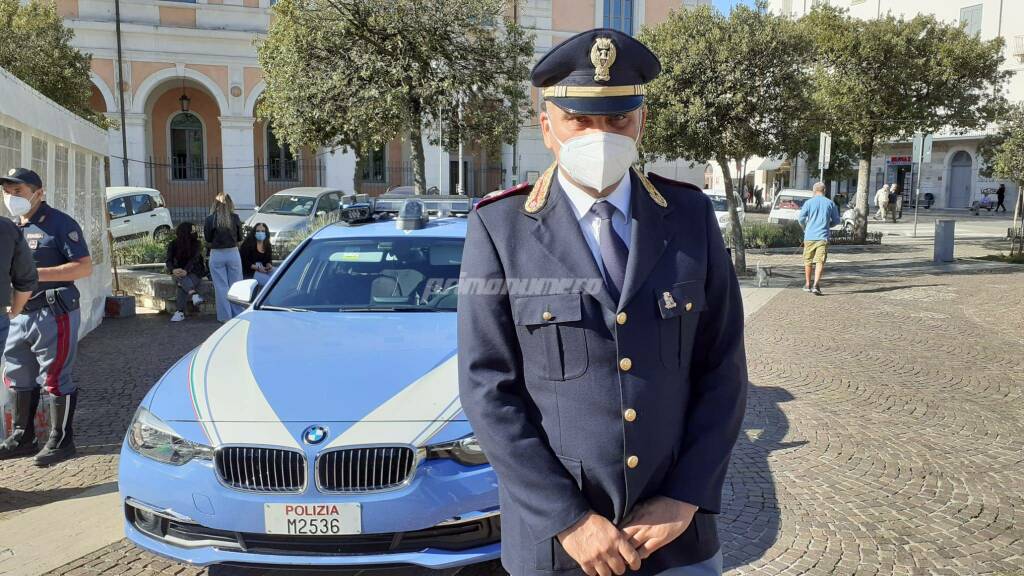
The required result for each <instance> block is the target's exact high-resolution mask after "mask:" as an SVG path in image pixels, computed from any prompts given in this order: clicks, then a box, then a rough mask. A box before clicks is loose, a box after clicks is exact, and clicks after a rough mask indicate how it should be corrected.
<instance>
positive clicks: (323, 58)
mask: <svg viewBox="0 0 1024 576" xmlns="http://www.w3.org/2000/svg"><path fill="white" fill-rule="evenodd" d="M509 1H510V0H281V1H280V2H278V3H277V4H276V6H275V8H274V14H275V18H274V20H273V22H272V24H271V26H270V31H269V34H268V36H267V38H266V40H264V41H262V42H260V43H259V45H258V48H257V52H258V56H259V61H260V64H261V65H262V67H263V70H264V71H265V81H266V85H267V87H266V90H265V91H264V93H263V100H262V104H261V107H260V112H259V113H260V114H261V115H262V116H265V117H266V118H268V119H269V120H270V121H271V122H272V123H273V126H274V130H275V133H276V134H279V135H280V136H281V137H282V139H284V140H285V141H287V142H288V143H289V144H290V145H292V146H295V147H298V146H313V147H317V146H330V147H341V148H349V147H350V148H353V149H354V150H355V151H356V153H357V154H359V155H360V156H362V155H364V154H365V153H367V152H369V151H371V150H374V149H377V148H380V147H383V146H384V145H385V144H387V143H388V142H389V141H391V140H392V139H394V138H396V137H398V136H406V135H408V137H409V139H410V141H411V145H412V163H413V170H414V183H415V186H416V192H417V193H419V194H422V193H423V191H424V190H425V187H426V186H425V183H426V170H425V166H424V154H423V136H422V135H423V130H424V129H425V128H426V127H428V126H430V125H431V124H433V123H436V122H443V124H444V126H445V130H444V136H445V140H444V142H442V144H444V145H448V146H452V144H453V143H454V144H457V142H458V140H459V138H463V139H465V140H471V141H475V142H478V143H480V144H481V145H483V146H485V147H488V148H491V149H493V148H495V147H497V146H498V145H500V144H501V143H502V142H512V141H513V140H514V139H515V137H516V136H517V135H518V131H519V125H520V123H521V122H522V121H523V120H524V119H525V118H527V117H528V115H529V106H528V103H529V99H528V98H527V96H526V94H525V89H524V86H525V85H524V81H525V79H526V77H527V73H528V63H529V60H530V57H531V56H532V55H533V41H532V39H531V38H530V37H529V36H527V34H526V32H525V30H524V29H523V28H522V27H520V26H519V25H518V24H517V23H515V22H514V21H512V20H511V19H509V18H507V17H506V15H507V13H508V10H507V8H509V6H508V2H509ZM460 100H461V102H462V108H463V114H462V115H461V120H460V115H459V113H458V111H459V102H460ZM431 142H432V143H437V139H436V137H433V136H432V137H431Z"/></svg>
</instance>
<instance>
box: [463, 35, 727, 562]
mask: <svg viewBox="0 0 1024 576" xmlns="http://www.w3.org/2000/svg"><path fill="white" fill-rule="evenodd" d="M660 69H661V65H660V63H659V61H658V59H657V57H656V56H655V55H654V54H653V53H651V51H650V50H648V49H647V47H646V46H644V45H643V44H641V43H640V42H638V41H637V40H635V39H634V38H632V37H630V36H628V35H626V34H622V33H620V32H617V31H615V30H610V29H596V30H591V31H588V32H584V33H581V34H579V35H576V36H574V37H572V38H570V39H568V40H566V41H565V42H563V43H562V44H560V45H558V46H557V47H555V48H554V49H552V50H551V51H550V52H549V53H548V54H547V55H546V56H545V57H544V58H542V59H541V60H540V61H539V62H538V63H537V65H536V66H535V67H534V69H533V72H532V81H533V84H534V85H535V86H537V87H540V88H541V89H542V92H543V95H544V98H545V100H546V102H545V111H544V113H543V114H542V115H541V129H542V133H543V136H544V142H545V144H546V146H547V147H548V148H549V149H551V151H552V152H553V153H554V155H555V160H556V161H555V164H554V165H552V167H551V168H550V169H548V170H547V171H546V172H545V173H544V174H543V175H542V176H541V177H540V178H539V179H538V180H537V181H536V183H534V184H533V185H532V186H531V185H524V186H520V187H517V188H513V189H511V190H507V191H505V192H503V193H501V194H497V195H493V196H491V197H489V198H486V199H484V200H483V201H481V202H480V203H479V204H478V205H477V208H476V209H475V210H474V211H473V212H472V213H471V214H470V217H469V232H468V234H467V238H466V248H465V254H464V256H463V264H462V277H461V278H460V281H459V282H460V285H459V287H460V290H459V292H460V295H459V328H458V331H459V385H460V392H461V399H462V405H463V409H464V410H465V412H466V415H467V416H468V418H469V420H470V422H471V424H472V426H473V429H474V431H475V433H476V435H477V438H478V440H479V442H480V444H481V446H482V447H483V449H484V452H485V453H486V454H487V456H488V458H489V460H490V462H491V464H492V465H493V467H494V469H495V471H496V473H497V475H498V480H499V487H500V496H501V512H502V563H503V565H504V567H505V568H506V569H507V570H508V571H509V572H510V573H511V574H512V575H514V576H522V575H540V574H545V575H550V574H564V575H582V574H588V575H601V576H608V575H610V574H624V573H629V574H644V575H647V574H651V575H653V574H675V575H689V576H699V575H705V574H720V573H721V570H722V556H721V552H720V550H719V541H718V533H717V526H716V520H715V516H716V514H718V513H719V511H720V510H721V492H722V484H723V482H724V478H725V473H726V469H727V467H728V462H729V458H730V454H731V451H732V447H733V445H734V443H735V441H736V437H737V435H738V433H739V429H740V423H741V421H742V418H743V412H744V406H745V401H746V387H747V374H746V354H745V351H744V348H743V310H742V300H741V298H740V291H739V286H738V283H737V280H736V275H735V272H734V270H733V268H732V264H731V262H730V260H729V257H728V254H727V252H726V249H725V245H724V243H723V241H722V235H721V233H720V232H719V229H718V225H717V223H716V220H715V214H714V209H713V207H712V205H711V202H710V200H709V199H708V198H707V197H706V196H705V195H704V194H703V193H701V191H700V190H699V189H698V188H696V187H695V186H692V185H689V184H684V183H680V182H674V181H671V180H668V179H665V178H661V177H658V176H656V175H653V174H650V175H648V176H644V175H643V174H641V173H640V172H638V171H636V170H635V169H633V168H632V164H633V163H634V162H636V160H637V142H638V141H639V139H640V137H641V136H642V134H643V126H644V120H645V116H646V111H645V109H644V85H645V84H646V83H647V82H649V81H650V80H652V79H653V78H654V77H655V76H657V74H658V73H659V72H660Z"/></svg>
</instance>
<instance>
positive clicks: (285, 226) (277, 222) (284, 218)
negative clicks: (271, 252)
mask: <svg viewBox="0 0 1024 576" xmlns="http://www.w3.org/2000/svg"><path fill="white" fill-rule="evenodd" d="M257 222H262V223H264V224H266V225H267V228H268V229H270V232H271V233H272V234H277V233H280V232H282V231H284V230H302V229H303V228H305V227H307V226H309V216H299V215H292V214H263V213H260V212H257V213H255V214H253V215H252V216H250V217H249V219H248V220H247V221H246V223H245V224H246V225H247V226H253V225H255V224H256V223H257Z"/></svg>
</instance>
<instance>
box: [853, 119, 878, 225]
mask: <svg viewBox="0 0 1024 576" xmlns="http://www.w3.org/2000/svg"><path fill="white" fill-rule="evenodd" d="M874 148H875V139H874V137H873V136H872V137H871V139H870V140H868V143H867V144H865V145H864V146H862V147H861V149H860V160H859V162H858V170H857V203H856V207H857V210H856V216H855V219H854V223H853V239H854V240H855V241H856V242H864V241H865V240H867V237H868V213H869V212H868V210H869V207H868V199H869V198H870V194H871V193H870V186H871V156H872V154H873V153H874Z"/></svg>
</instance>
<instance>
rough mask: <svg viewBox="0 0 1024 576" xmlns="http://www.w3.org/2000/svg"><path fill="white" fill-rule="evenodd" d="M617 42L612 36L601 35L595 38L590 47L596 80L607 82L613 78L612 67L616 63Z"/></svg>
mask: <svg viewBox="0 0 1024 576" xmlns="http://www.w3.org/2000/svg"><path fill="white" fill-rule="evenodd" d="M615 56H616V50H615V44H613V43H612V39H611V38H607V37H601V38H597V39H596V40H594V45H593V46H591V47H590V62H591V63H592V64H593V65H594V80H595V81H596V82H607V81H609V80H611V79H612V75H611V68H612V64H614V63H615Z"/></svg>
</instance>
